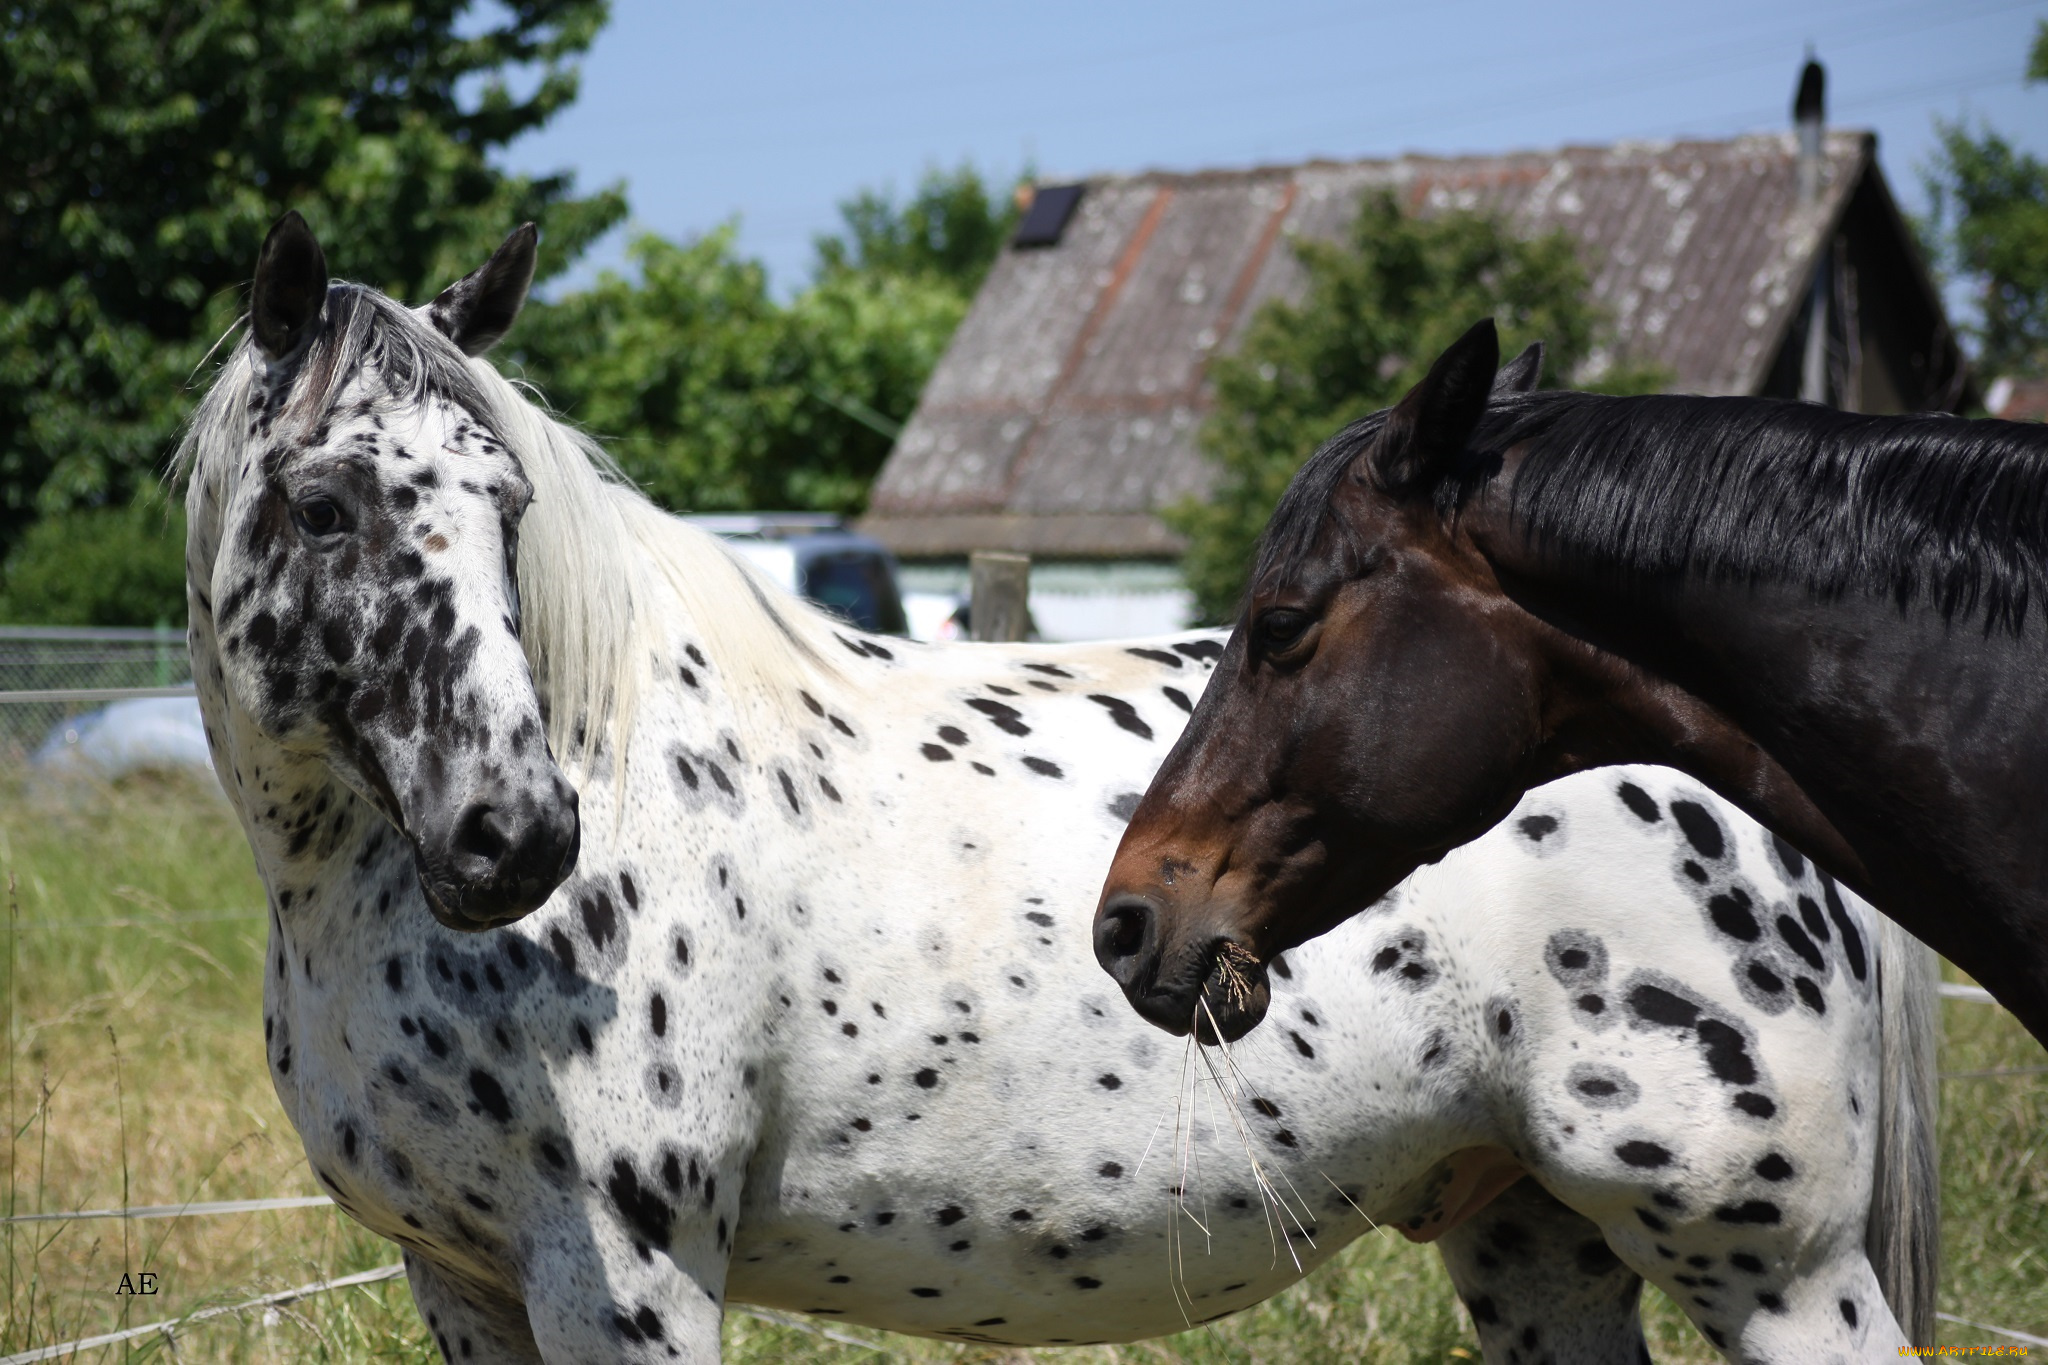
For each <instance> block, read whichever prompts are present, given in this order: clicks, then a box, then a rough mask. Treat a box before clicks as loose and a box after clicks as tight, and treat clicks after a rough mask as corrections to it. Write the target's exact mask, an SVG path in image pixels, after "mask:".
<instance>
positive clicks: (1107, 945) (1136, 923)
mask: <svg viewBox="0 0 2048 1365" xmlns="http://www.w3.org/2000/svg"><path fill="white" fill-rule="evenodd" d="M1152 921H1153V907H1152V904H1151V902H1149V901H1147V900H1145V899H1144V898H1143V897H1142V896H1119V897H1117V898H1116V899H1115V900H1113V901H1111V902H1110V903H1109V904H1108V905H1106V906H1104V907H1103V908H1102V917H1101V920H1100V921H1099V922H1098V923H1097V925H1096V927H1095V956H1096V958H1097V959H1098V960H1099V961H1100V962H1101V963H1102V965H1103V966H1104V967H1105V968H1108V969H1109V970H1110V971H1111V973H1112V974H1114V973H1115V972H1116V970H1117V968H1118V967H1119V966H1122V965H1126V964H1128V963H1129V961H1130V959H1132V958H1134V957H1136V956H1138V955H1139V954H1140V953H1142V952H1143V951H1144V950H1145V945H1146V944H1147V943H1148V942H1149V941H1150V940H1151V938H1152Z"/></svg>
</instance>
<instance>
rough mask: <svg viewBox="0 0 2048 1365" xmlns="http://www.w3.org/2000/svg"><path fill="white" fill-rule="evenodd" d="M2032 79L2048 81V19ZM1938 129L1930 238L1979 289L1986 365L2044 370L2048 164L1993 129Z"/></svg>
mask: <svg viewBox="0 0 2048 1365" xmlns="http://www.w3.org/2000/svg"><path fill="white" fill-rule="evenodd" d="M2027 80H2028V81H2029V82H2030V83H2031V82H2035V81H2042V80H2048V20H2043V21H2041V22H2040V23H2039V24H2038V25H2037V27H2036V28H2035V31H2034V45H2033V50H2032V52H2031V53H2030V54H2029V56H2028V61H2027ZM1935 132H1936V136H1937V138H1938V140H1939V149H1938V150H1937V151H1936V153H1935V156H1934V160H1933V164H1932V165H1931V166H1930V167H1929V169H1928V171H1927V174H1926V183H1927V197H1928V200H1929V203H1930V206H1931V211H1930V213H1929V217H1928V228H1929V231H1928V234H1927V235H1928V236H1929V237H1930V238H1931V239H1932V242H1933V245H1934V250H1935V255H1936V258H1937V260H1938V261H1939V262H1940V263H1941V264H1942V266H1943V267H1945V269H1946V270H1948V271H1949V272H1951V273H1953V274H1955V275H1959V276H1961V277H1962V278H1963V279H1965V280H1966V281H1968V282H1969V284H1970V285H1971V287H1972V290H1973V292H1974V293H1975V295H1976V298H1977V303H1978V308H1979V320H1978V321H1977V322H1976V324H1974V325H1973V326H1972V327H1971V328H1970V330H1971V332H1972V333H1973V334H1974V336H1973V340H1974V341H1975V342H1976V346H1977V364H1978V366H1979V368H1980V369H1981V370H1982V371H1983V372H1984V373H1986V374H1992V375H1997V374H2029V375H2030V374H2038V373H2040V372H2041V370H2042V369H2043V367H2044V365H2048V163H2043V162H2042V161H2041V160H2040V159H2039V158H2038V157H2035V156H2034V155H2032V154H2031V153H2029V152H2026V151H2023V150H2021V149H2020V148H2018V147H2015V146H2014V145H2013V144H2012V143H2011V142H2010V141H2008V140H2007V139H2006V138H2004V137H2003V136H2001V135H2000V134H1998V133H1997V132H1995V131H1993V130H1992V129H1990V128H1985V127H1980V128H1978V129H1976V130H1975V131H1972V129H1971V128H1970V127H1969V125H1968V124H1966V123H1961V122H1957V123H1950V122H1947V121H1944V120H1939V119H1938V120H1936V122H1935Z"/></svg>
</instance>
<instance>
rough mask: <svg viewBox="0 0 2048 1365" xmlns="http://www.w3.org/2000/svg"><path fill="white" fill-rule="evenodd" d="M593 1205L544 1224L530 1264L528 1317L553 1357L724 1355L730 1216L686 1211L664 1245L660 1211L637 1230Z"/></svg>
mask: <svg viewBox="0 0 2048 1365" xmlns="http://www.w3.org/2000/svg"><path fill="white" fill-rule="evenodd" d="M733 1175H734V1179H733V1180H732V1185H733V1187H734V1192H735V1193H737V1186H738V1183H739V1182H738V1179H737V1175H738V1172H737V1171H734V1172H733ZM647 1193H649V1194H651V1192H647ZM642 1211H643V1212H650V1211H651V1206H646V1205H643V1206H642ZM592 1213H593V1215H594V1216H592V1217H591V1218H590V1219H589V1221H588V1222H584V1221H581V1220H578V1221H577V1222H576V1223H575V1224H573V1225H571V1226H567V1227H563V1228H561V1229H559V1230H557V1231H556V1233H555V1235H552V1236H549V1235H546V1234H543V1236H542V1237H541V1238H540V1239H539V1245H540V1246H542V1247H544V1248H545V1249H544V1250H542V1251H541V1252H540V1254H538V1255H537V1256H535V1257H534V1258H533V1259H532V1260H530V1261H529V1263H528V1265H527V1267H526V1312H527V1321H528V1323H529V1324H531V1326H532V1328H533V1336H534V1340H536V1341H538V1342H539V1343H540V1352H541V1355H542V1356H543V1357H544V1358H545V1359H546V1360H547V1362H548V1365H583V1362H586V1361H605V1362H607V1363H608V1365H609V1362H619V1365H656V1363H657V1362H659V1365H716V1362H717V1360H718V1358H719V1350H720V1346H719V1328H720V1326H721V1324H722V1323H723V1321H724V1316H725V1308H724V1299H725V1273H726V1258H727V1255H728V1253H729V1248H730V1242H729V1241H728V1240H727V1227H726V1223H725V1220H724V1219H722V1218H721V1219H718V1220H717V1222H716V1224H715V1225H714V1224H711V1223H709V1222H708V1220H707V1219H706V1218H704V1217H700V1216H694V1215H695V1211H692V1212H690V1213H685V1214H684V1215H683V1216H682V1217H681V1218H678V1219H676V1220H675V1221H674V1223H673V1224H672V1228H671V1231H670V1232H669V1234H668V1237H667V1244H666V1245H665V1246H662V1245H654V1244H653V1243H654V1241H655V1240H656V1239H657V1231H658V1230H657V1228H656V1226H654V1224H653V1223H652V1221H651V1220H650V1222H649V1223H648V1224H647V1225H646V1226H644V1227H642V1228H641V1229H638V1230H637V1231H639V1232H640V1233H642V1234H644V1235H641V1236H636V1235H630V1234H628V1233H627V1232H626V1231H624V1230H622V1229H621V1228H620V1226H619V1225H618V1224H617V1223H615V1222H613V1221H611V1220H610V1219H608V1218H605V1217H604V1216H603V1215H602V1214H596V1213H595V1211H594V1210H593V1211H592Z"/></svg>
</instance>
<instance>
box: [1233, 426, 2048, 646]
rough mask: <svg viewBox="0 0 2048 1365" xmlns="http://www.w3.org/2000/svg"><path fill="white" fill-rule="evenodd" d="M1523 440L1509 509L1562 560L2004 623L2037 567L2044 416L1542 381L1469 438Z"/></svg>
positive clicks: (1295, 513)
mask: <svg viewBox="0 0 2048 1365" xmlns="http://www.w3.org/2000/svg"><path fill="white" fill-rule="evenodd" d="M1383 420H1384V419H1383V416H1382V415H1380V414H1375V415H1374V417H1371V418H1367V419H1365V420H1364V421H1362V422H1356V423H1353V424H1352V425H1351V426H1350V427H1347V428H1346V429H1345V431H1344V432H1343V433H1341V434H1340V435H1339V436H1338V437H1337V438H1335V439H1334V440H1332V441H1330V442H1329V443H1328V444H1326V445H1325V446H1324V447H1323V449H1322V450H1320V451H1318V452H1317V454H1316V455H1315V456H1314V457H1313V458H1312V459H1311V460H1310V461H1309V462H1308V464H1307V465H1305V466H1304V467H1303V469H1302V472H1301V474H1300V475H1298V476H1297V477H1296V479H1295V481H1294V483H1293V485H1292V486H1290V487H1289V489H1288V491H1287V496H1286V498H1284V499H1283V500H1282V504H1281V509H1280V511H1278V512H1276V513H1275V515H1274V518H1273V523H1272V525H1271V527H1269V529H1268V532H1267V536H1266V540H1265V542H1264V543H1263V544H1262V546H1261V553H1260V558H1259V573H1258V575H1257V576H1255V578H1254V581H1255V582H1256V581H1258V578H1259V577H1262V576H1263V575H1264V574H1266V573H1267V572H1269V571H1271V570H1273V569H1276V568H1281V567H1282V566H1283V565H1284V564H1285V563H1288V562H1291V561H1293V560H1294V559H1296V558H1297V557H1298V556H1300V555H1303V554H1306V553H1307V552H1308V551H1309V547H1310V544H1311V542H1312V541H1313V540H1314V538H1315V531H1316V527H1315V525H1311V524H1306V523H1310V522H1311V521H1313V522H1314V523H1320V520H1321V514H1322V513H1323V512H1324V511H1326V510H1327V508H1328V505H1329V495H1330V494H1331V493H1332V492H1334V491H1335V488H1336V485H1337V481H1338V479H1340V478H1341V477H1342V475H1343V472H1344V469H1345V468H1347V467H1348V466H1349V465H1350V463H1351V461H1352V459H1354V458H1356V457H1357V456H1358V455H1360V454H1363V453H1365V452H1366V451H1367V450H1368V449H1369V448H1370V442H1371V439H1372V437H1373V436H1374V435H1375V434H1376V433H1377V431H1378V429H1379V426H1380V425H1381V423H1382V422H1383ZM1523 443H1526V444H1527V454H1526V456H1525V458H1524V459H1523V461H1522V464H1521V466H1520V469H1519V472H1518V473H1517V475H1516V477H1515V481H1514V488H1513V494H1512V508H1513V513H1514V515H1515V516H1516V517H1517V518H1518V519H1519V521H1520V522H1521V524H1522V526H1523V527H1524V528H1526V530H1527V531H1528V532H1529V534H1530V535H1531V537H1532V538H1533V539H1534V540H1535V542H1536V543H1537V544H1538V545H1540V546H1541V547H1542V548H1544V549H1545V550H1546V551H1547V552H1549V553H1551V554H1554V555H1556V556H1557V557H1558V558H1559V559H1560V560H1561V561H1563V562H1565V563H1569V564H1572V565H1574V566H1577V567H1583V568H1587V569H1591V570H1594V571H1596V572H1599V573H1603V574H1607V575H1610V576H1612V577H1614V578H1617V579H1620V580H1624V581H1635V582H1642V581H1649V580H1652V579H1670V578H1674V577H1678V576H1682V575H1686V574H1697V575H1702V576H1704V577H1707V578H1709V579H1711V580H1714V581H1720V582H1750V583H1765V582H1778V583H1798V584H1803V585H1804V586H1806V587H1807V588H1808V589H1809V590H1810V591H1812V592H1814V593H1816V594H1818V595H1820V596H1823V597H1835V596H1839V595H1841V594H1843V593H1845V592H1851V591H1864V592H1882V593H1884V594H1886V595H1888V596H1890V597H1891V598H1892V599H1893V600H1895V601H1896V602H1897V603H1898V604H1899V605H1900V606H1902V607H1903V606H1905V605H1906V604H1908V603H1910V602H1912V601H1914V600H1916V599H1924V600H1926V601H1928V602H1930V603H1932V604H1933V605H1934V606H1935V607H1936V609H1938V610H1939V611H1940V612H1941V614H1942V616H1943V618H1944V619H1945V620H1954V619H1957V618H1958V617H1962V618H1967V617H1969V616H1971V615H1972V614H1973V613H1975V612H1978V611H1981V612H1982V613H1983V618H1984V626H1985V629H1986V630H1987V631H1989V630H1995V629H1998V628H2001V627H2003V628H2004V629H2007V630H2010V631H2011V632H2013V633H2014V634H2017V633H2019V631H2020V630H2021V628H2022V626H2023V624H2024V622H2025V618H2026V612H2027V607H2028V604H2029V602H2030V600H2031V599H2033V598H2034V597H2035V596H2036V595H2037V594H2039V593H2040V592H2041V591H2042V588H2043V579H2044V576H2048V427H2044V426H2040V425H2035V424H2031V423H2026V424H2022V423H2017V422H1999V421H1966V420H1964V419H1962V418H1957V417H1949V416H1945V415H1919V416H1910V417H1878V416H1867V415H1863V414H1859V413H1848V412H1838V411H1835V410H1834V409H1832V408H1825V407H1820V406H1817V405H1814V404H1811V403H1793V402H1786V401H1782V400H1778V399H1767V398H1700V397H1690V396H1682V395H1657V396H1652V397H1642V398H1609V397H1604V396H1601V395H1598V394H1587V393H1573V392H1567V391H1560V390H1548V391H1542V392H1537V393H1529V394H1516V395H1506V396H1503V397H1499V398H1496V399H1495V400H1494V403H1493V405H1492V407H1491V408H1489V410H1488V411H1487V414H1486V416H1485V418H1483V419H1482V421H1481V423H1480V426H1479V430H1478V431H1477V432H1476V433H1475V435H1474V437H1473V439H1472V441H1471V443H1470V449H1471V450H1473V451H1475V452H1477V453H1479V454H1481V455H1491V454H1495V453H1498V452H1501V451H1505V450H1507V449H1508V448H1509V447H1511V446H1515V445H1518V444H1523ZM1483 463H1484V464H1485V465H1490V464H1491V461H1490V460H1489V461H1484V462H1483ZM1481 481H1482V480H1481V479H1475V478H1473V477H1472V476H1470V475H1463V476H1455V477H1453V478H1451V479H1448V480H1446V481H1445V482H1444V484H1443V485H1442V486H1440V487H1439V488H1438V489H1437V500H1438V502H1439V505H1441V506H1443V507H1444V508H1445V509H1446V510H1447V511H1452V510H1454V509H1455V508H1456V507H1457V506H1458V505H1459V504H1460V503H1462V502H1463V501H1464V500H1465V498H1467V497H1469V496H1470V495H1471V493H1472V492H1473V491H1474V489H1476V488H1477V487H1478V486H1479V483H1480V482H1481Z"/></svg>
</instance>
